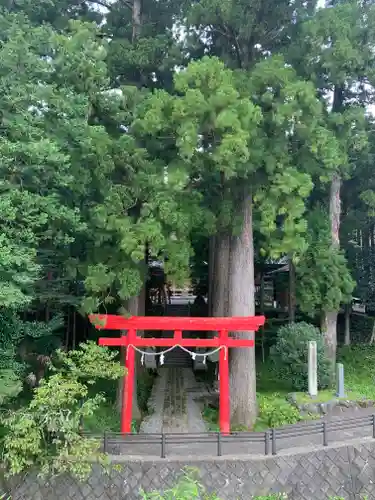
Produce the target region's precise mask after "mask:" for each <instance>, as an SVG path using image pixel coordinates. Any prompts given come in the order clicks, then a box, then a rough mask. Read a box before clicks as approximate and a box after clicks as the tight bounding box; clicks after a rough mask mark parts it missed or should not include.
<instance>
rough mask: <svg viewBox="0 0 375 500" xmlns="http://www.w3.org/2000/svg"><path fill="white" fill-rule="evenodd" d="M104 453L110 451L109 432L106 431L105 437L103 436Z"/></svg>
mask: <svg viewBox="0 0 375 500" xmlns="http://www.w3.org/2000/svg"><path fill="white" fill-rule="evenodd" d="M103 451H104V453H107V451H108V444H107V432H106V431H104V436H103Z"/></svg>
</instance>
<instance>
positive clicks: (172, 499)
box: [140, 467, 287, 500]
mask: <svg viewBox="0 0 375 500" xmlns="http://www.w3.org/2000/svg"><path fill="white" fill-rule="evenodd" d="M182 472H183V473H182V476H181V477H180V479H179V480H178V481H177V483H176V485H175V486H174V487H172V488H171V489H168V490H166V491H164V492H163V493H161V492H158V491H153V492H150V493H147V492H145V491H143V490H141V492H140V494H141V498H142V499H143V500H193V499H196V500H198V499H199V500H221V499H220V497H218V496H217V494H216V493H211V494H210V493H207V492H206V491H205V489H204V488H203V486H202V485H201V484H200V483H199V471H197V470H196V469H194V468H190V467H185V468H184V470H183V471H182ZM252 498H253V500H283V499H286V498H287V495H286V494H285V493H273V494H270V495H266V496H255V497H252Z"/></svg>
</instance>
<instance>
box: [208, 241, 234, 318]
mask: <svg viewBox="0 0 375 500" xmlns="http://www.w3.org/2000/svg"><path fill="white" fill-rule="evenodd" d="M229 253H230V236H229V235H228V234H224V233H222V234H219V235H217V236H216V245H215V265H214V275H213V280H212V288H213V296H212V315H213V316H216V317H224V316H227V315H228V278H229Z"/></svg>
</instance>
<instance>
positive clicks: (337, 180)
mask: <svg viewBox="0 0 375 500" xmlns="http://www.w3.org/2000/svg"><path fill="white" fill-rule="evenodd" d="M340 190H341V176H340V175H339V173H335V174H334V176H333V178H332V181H331V189H330V200H329V217H330V224H331V238H332V247H333V248H335V249H339V248H340V214H341V200H340ZM322 316H323V317H322V332H323V335H324V342H325V346H326V352H327V356H328V358H329V360H330V361H331V364H332V377H333V378H334V373H335V370H334V366H335V362H336V350H337V316H338V311H337V310H336V311H323V315H322Z"/></svg>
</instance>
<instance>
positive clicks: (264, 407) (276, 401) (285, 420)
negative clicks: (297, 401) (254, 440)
mask: <svg viewBox="0 0 375 500" xmlns="http://www.w3.org/2000/svg"><path fill="white" fill-rule="evenodd" d="M258 401H259V417H260V419H261V420H262V422H263V423H264V424H266V425H267V426H268V427H281V426H282V425H287V424H295V423H297V422H299V421H300V420H301V415H300V413H299V411H298V409H297V408H295V407H294V406H292V405H291V404H289V403H288V402H287V401H286V400H285V398H282V397H281V396H280V395H279V394H273V395H272V396H258Z"/></svg>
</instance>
